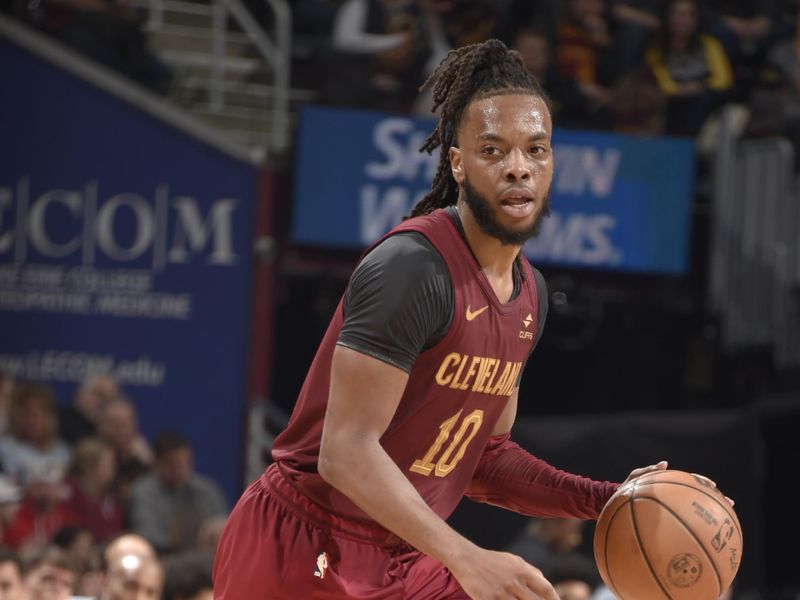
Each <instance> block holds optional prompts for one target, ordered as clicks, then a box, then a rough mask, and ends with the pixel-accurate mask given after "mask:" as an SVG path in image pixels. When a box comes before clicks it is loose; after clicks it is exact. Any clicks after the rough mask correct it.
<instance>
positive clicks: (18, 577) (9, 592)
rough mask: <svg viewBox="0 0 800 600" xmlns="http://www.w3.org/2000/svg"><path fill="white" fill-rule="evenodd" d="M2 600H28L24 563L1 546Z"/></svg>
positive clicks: (0, 593) (0, 599) (0, 585)
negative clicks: (23, 571) (23, 570)
mask: <svg viewBox="0 0 800 600" xmlns="http://www.w3.org/2000/svg"><path fill="white" fill-rule="evenodd" d="M0 600H28V590H27V588H26V586H25V582H24V581H23V577H22V562H21V561H20V560H19V557H18V556H17V555H16V554H15V553H14V552H12V551H11V549H10V548H6V547H5V546H0Z"/></svg>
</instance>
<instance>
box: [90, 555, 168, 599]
mask: <svg viewBox="0 0 800 600" xmlns="http://www.w3.org/2000/svg"><path fill="white" fill-rule="evenodd" d="M163 587H164V569H163V567H162V566H161V563H159V561H158V560H156V559H155V558H148V557H142V556H139V555H136V554H123V555H121V556H117V557H116V558H115V559H114V560H113V561H112V562H111V563H109V564H108V567H107V570H106V581H105V584H104V585H103V591H102V593H101V594H100V599H99V600H130V599H132V598H135V599H136V600H160V599H161V592H162V590H163Z"/></svg>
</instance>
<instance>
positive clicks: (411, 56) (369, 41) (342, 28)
mask: <svg viewBox="0 0 800 600" xmlns="http://www.w3.org/2000/svg"><path fill="white" fill-rule="evenodd" d="M332 37H333V50H334V56H333V61H334V63H333V65H332V68H333V69H334V70H333V71H332V73H331V75H332V77H331V78H330V80H329V81H328V82H327V85H326V96H327V98H328V100H329V101H331V102H333V103H335V104H347V105H351V106H361V107H364V108H383V109H385V110H395V111H402V112H407V111H409V110H411V108H412V106H413V102H414V99H415V98H416V95H417V88H418V87H419V85H420V84H421V83H422V81H423V79H424V69H425V65H426V63H427V60H428V58H429V56H430V52H431V48H430V41H429V32H428V30H427V28H426V23H425V20H424V19H423V18H422V16H421V12H420V10H419V6H418V5H417V3H416V2H414V1H412V0H345V1H344V2H343V3H342V5H341V6H340V8H339V10H338V11H337V13H336V18H335V20H334V23H333V34H332Z"/></svg>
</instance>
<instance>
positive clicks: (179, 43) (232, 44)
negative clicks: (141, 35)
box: [148, 25, 250, 56]
mask: <svg viewBox="0 0 800 600" xmlns="http://www.w3.org/2000/svg"><path fill="white" fill-rule="evenodd" d="M172 27H175V26H173V25H165V26H163V27H160V28H158V29H156V30H153V31H151V32H150V33H149V34H148V40H149V44H150V47H151V48H152V49H153V50H154V51H156V52H170V51H176V52H190V53H195V54H209V55H210V54H212V53H213V51H214V41H213V38H212V36H211V31H210V30H205V31H206V35H205V36H204V37H200V36H194V35H192V36H188V35H176V34H174V33H172V32H170V31H168V29H169V28H172ZM182 28H183V27H182ZM188 29H198V28H194V27H192V28H188ZM249 49H250V42H249V40H244V41H238V40H231V39H230V38H228V39H227V40H226V43H225V54H229V55H234V56H242V55H244V54H246V53H247V52H248V51H249Z"/></svg>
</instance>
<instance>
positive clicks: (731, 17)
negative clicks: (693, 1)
mask: <svg viewBox="0 0 800 600" xmlns="http://www.w3.org/2000/svg"><path fill="white" fill-rule="evenodd" d="M703 6H704V7H705V8H707V9H708V10H709V12H710V14H709V17H710V20H711V23H710V27H709V32H710V33H711V34H712V35H714V36H715V37H716V38H717V39H718V40H719V41H720V42H721V44H722V46H723V47H724V49H725V52H726V54H727V56H728V58H729V59H730V60H731V62H732V63H733V64H734V65H736V66H737V67H739V69H737V74H738V75H739V76H740V78H742V79H746V80H747V79H751V77H753V78H754V77H755V75H757V73H755V72H754V67H756V68H755V70H757V65H758V64H759V63H763V62H765V59H766V57H767V55H768V53H769V49H770V48H771V47H772V46H773V45H774V44H775V43H776V42H778V41H780V40H782V39H786V38H788V37H790V36H791V35H792V32H793V27H792V25H791V24H787V23H786V22H785V21H784V20H783V19H781V18H780V17H781V10H780V8H783V7H780V6H779V2H765V1H764V0H705V1H704V2H703ZM748 87H749V86H748Z"/></svg>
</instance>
